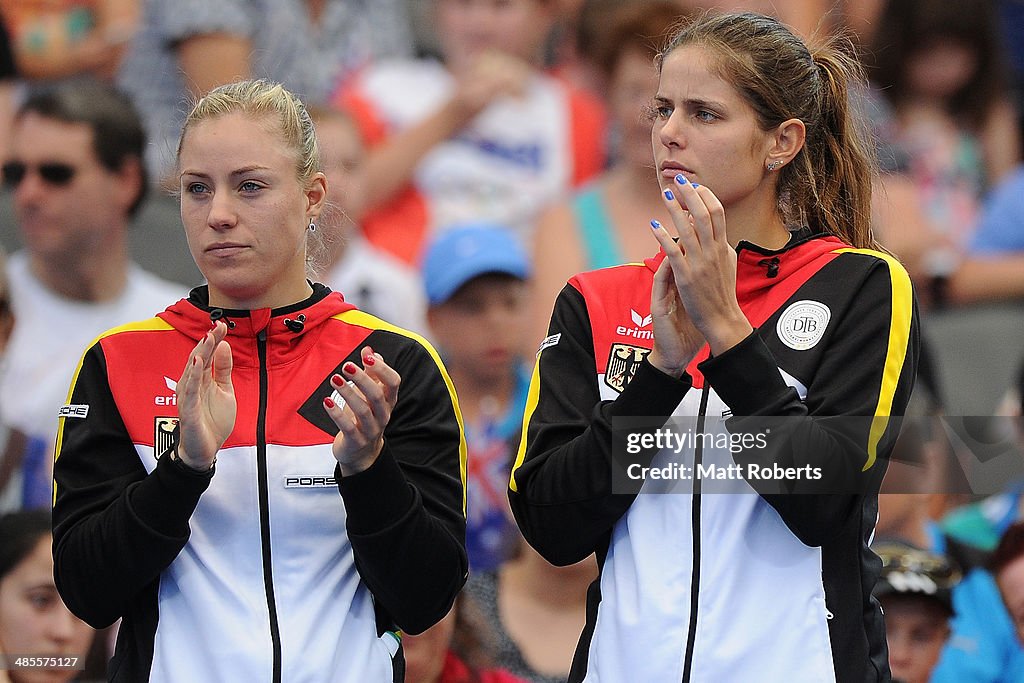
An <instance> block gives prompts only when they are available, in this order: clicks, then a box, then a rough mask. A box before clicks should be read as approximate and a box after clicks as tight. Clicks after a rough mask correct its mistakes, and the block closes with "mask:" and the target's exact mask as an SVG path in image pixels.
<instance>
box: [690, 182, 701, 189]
mask: <svg viewBox="0 0 1024 683" xmlns="http://www.w3.org/2000/svg"><path fill="white" fill-rule="evenodd" d="M690 184H691V185H693V187H694V189H696V188H698V187H700V185H698V184H697V183H690Z"/></svg>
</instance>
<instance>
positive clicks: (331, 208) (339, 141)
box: [310, 107, 427, 334]
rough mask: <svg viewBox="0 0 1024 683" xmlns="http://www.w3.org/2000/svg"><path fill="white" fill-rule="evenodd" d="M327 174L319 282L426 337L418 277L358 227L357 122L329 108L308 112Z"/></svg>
mask: <svg viewBox="0 0 1024 683" xmlns="http://www.w3.org/2000/svg"><path fill="white" fill-rule="evenodd" d="M310 116H312V117H313V123H314V125H316V132H317V139H318V140H319V142H320V162H321V165H322V167H323V171H324V175H326V176H327V186H328V193H329V194H328V206H327V207H326V208H325V210H324V212H323V214H321V216H320V229H321V230H323V231H324V240H325V242H326V246H327V249H326V261H327V262H326V264H325V265H324V267H323V268H322V269H321V270H322V272H323V274H324V275H323V283H324V284H326V285H327V286H328V287H330V288H331V289H333V290H335V291H338V292H341V293H342V295H343V296H344V297H345V301H348V302H349V303H351V304H354V305H355V306H356V307H358V308H359V309H360V310H362V311H366V312H367V313H372V314H373V315H376V316H378V317H380V318H383V319H384V320H387V321H388V322H389V323H393V324H395V325H398V326H399V327H404V328H406V329H408V330H412V331H413V332H418V333H420V334H424V333H426V330H427V322H426V317H425V316H426V309H427V304H426V300H425V299H424V297H423V285H422V283H421V282H420V278H419V273H418V272H417V271H415V270H414V269H412V268H411V267H409V266H408V265H406V264H405V263H402V262H401V261H399V260H398V259H396V258H395V257H394V256H392V255H391V254H389V253H387V252H385V251H382V250H380V249H378V248H377V247H375V246H373V245H372V244H370V243H369V242H368V241H367V240H366V238H365V237H363V233H362V230H361V229H360V228H359V217H360V216H361V215H362V206H361V204H362V200H363V194H364V192H365V187H366V181H365V175H366V169H365V157H366V154H365V151H364V149H363V143H362V140H361V139H360V137H359V131H358V129H356V126H355V122H354V121H352V118H351V117H350V116H349V115H348V114H347V113H345V112H343V111H339V110H337V109H331V108H328V107H313V108H312V109H311V110H310Z"/></svg>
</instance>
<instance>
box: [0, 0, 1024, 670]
mask: <svg viewBox="0 0 1024 683" xmlns="http://www.w3.org/2000/svg"><path fill="white" fill-rule="evenodd" d="M705 9H717V10H752V11H758V12H764V13H769V14H772V13H774V14H777V16H779V18H780V19H782V20H783V21H785V22H786V23H788V24H789V25H790V26H792V27H793V28H794V29H795V30H796V31H797V32H798V33H800V34H801V35H802V36H804V37H805V38H806V39H808V40H810V41H815V40H825V39H827V38H828V37H830V36H835V35H846V36H849V38H850V39H851V41H852V43H853V45H854V46H855V48H856V50H857V55H858V56H859V58H860V60H861V62H862V63H863V66H864V69H865V74H866V81H865V84H864V87H863V89H862V90H860V91H858V92H856V93H853V97H855V98H856V100H857V106H858V107H860V108H861V109H862V111H863V114H864V117H863V118H864V121H865V124H866V125H868V126H870V129H871V133H872V137H873V139H874V140H875V141H876V149H877V157H878V170H879V174H878V178H877V181H876V185H875V191H874V199H873V206H872V220H873V229H874V231H875V234H876V236H877V237H878V239H879V240H880V242H881V243H882V244H883V245H884V246H885V247H886V248H887V249H888V250H889V251H891V252H892V253H893V254H895V255H896V256H897V257H898V258H899V259H900V260H901V261H902V262H903V263H904V265H905V266H906V268H907V270H908V271H909V273H910V275H911V278H912V279H913V281H914V284H915V287H916V292H917V296H918V297H919V300H920V302H921V304H922V310H923V312H924V318H923V322H922V327H923V330H924V342H925V349H924V352H925V353H924V356H923V357H924V358H925V362H922V370H921V373H920V376H919V378H918V383H917V390H916V391H915V399H914V403H913V408H914V414H913V415H910V416H908V418H907V419H906V421H905V425H904V430H903V434H902V436H901V439H900V442H899V446H898V447H897V452H896V454H894V456H893V459H892V462H891V463H890V465H889V473H888V475H887V478H886V483H885V484H884V485H883V494H882V496H881V501H880V513H879V520H878V526H877V530H876V546H877V552H878V554H879V556H880V557H881V559H882V563H883V564H882V566H883V569H882V572H883V573H882V576H883V578H882V581H881V582H880V583H879V585H878V587H877V588H876V595H877V598H878V599H879V600H880V601H881V603H882V605H883V608H884V610H885V614H886V621H887V629H888V637H889V647H890V660H891V665H892V669H893V673H894V676H895V677H896V678H897V679H898V680H901V681H904V682H905V683H919V682H926V681H930V680H931V681H968V682H974V681H978V682H983V681H984V682H987V681H992V682H996V681H1020V680H1024V645H1022V642H1024V461H1022V458H1021V448H1022V447H1024V428H1022V424H1021V420H1022V419H1024V418H1021V414H1022V403H1024V386H1022V385H1024V164H1022V161H1024V160H1022V140H1024V1H1022V0H961V1H960V2H957V3H952V2H949V1H948V0H861V1H856V2H855V1H853V0H775V1H774V2H768V1H765V2H760V1H759V0H750V1H749V2H744V1H743V0H704V1H701V0H218V1H217V2H209V1H208V0H173V1H172V0H47V1H41V0H3V2H2V3H0V149H3V154H4V156H3V157H2V159H0V160H2V162H3V167H2V175H3V191H2V193H0V244H2V245H3V247H4V249H5V250H6V251H7V252H8V254H7V256H6V258H5V259H4V261H3V265H2V275H3V280H2V286H0V347H2V351H0V513H2V514H3V516H2V517H0V658H2V657H3V656H4V655H5V653H7V654H33V653H37V654H44V653H45V654H51V655H58V654H66V655H71V654H75V655H81V656H82V658H83V660H82V661H83V662H84V661H85V656H86V655H87V654H88V653H90V652H92V656H91V657H90V658H89V667H88V668H87V669H86V671H85V672H79V671H65V672H53V677H52V678H51V679H47V680H55V681H56V680H71V679H73V678H75V677H78V678H77V680H93V679H101V678H102V677H103V675H104V674H103V659H104V656H105V654H109V653H105V648H106V647H107V644H108V643H109V642H111V640H110V635H109V634H107V633H104V634H93V633H92V631H91V629H89V628H88V627H87V626H86V625H85V624H83V623H82V622H79V621H78V620H77V619H75V617H73V616H72V615H71V614H70V613H69V612H67V610H66V608H64V607H63V605H62V604H61V603H60V599H59V596H57V594H56V590H55V589H54V588H53V581H52V568H51V566H50V565H52V560H51V559H50V556H49V552H48V551H47V552H43V551H42V550H40V548H42V547H43V541H45V542H46V543H45V544H46V545H48V543H49V528H48V522H47V521H46V514H45V512H38V511H39V510H43V511H45V510H48V508H49V505H50V503H51V496H52V493H51V471H52V458H53V442H54V439H55V437H56V434H57V419H56V418H57V415H58V411H61V410H70V409H74V408H75V406H65V405H64V404H65V398H66V395H67V390H68V386H69V384H70V382H71V380H72V377H73V376H74V374H75V372H76V366H77V364H78V362H79V359H80V356H81V353H82V351H83V350H84V349H85V348H86V347H87V346H88V344H89V342H90V341H91V340H92V339H93V338H95V337H96V336H97V335H99V334H101V333H102V332H103V331H105V330H107V329H109V328H111V327H114V326H118V325H122V324H126V323H130V322H132V321H135V320H139V319H144V318H148V317H151V316H152V315H153V314H154V313H156V312H157V311H160V310H162V309H163V308H164V307H165V306H167V305H169V304H171V303H173V302H174V301H175V300H177V299H178V298H180V297H181V296H184V295H186V294H187V292H188V290H189V288H190V287H193V286H196V285H198V284H201V280H200V276H199V273H198V271H197V270H196V269H195V265H194V263H193V261H192V259H191V257H190V255H189V251H188V246H187V244H186V240H185V237H184V234H183V232H182V229H181V224H180V217H179V215H178V208H177V199H176V195H175V193H176V192H177V190H178V180H177V178H176V177H175V172H174V165H175V158H176V150H175V148H174V144H175V143H174V141H175V140H176V139H177V137H178V134H179V133H180V129H181V125H182V121H183V118H184V115H185V112H186V111H187V110H188V107H189V103H190V102H191V101H192V100H193V99H194V98H196V97H197V96H200V95H201V94H203V93H204V92H206V91H208V90H209V89H210V88H212V87H214V86H216V85H218V84H221V83H225V82H230V81H233V80H236V79H239V78H249V77H262V78H267V79H270V80H273V81H277V82H281V83H282V84H284V85H285V86H286V87H287V88H289V89H290V90H292V91H293V92H295V93H296V94H298V95H299V96H301V97H302V98H303V100H304V102H305V103H306V104H307V105H308V106H309V108H310V111H311V113H312V114H313V119H314V122H315V124H316V128H317V132H318V135H319V138H320V144H321V155H322V163H323V171H324V173H325V174H326V175H327V179H328V185H329V201H330V210H329V211H328V212H327V213H326V214H325V216H323V218H322V221H321V224H320V225H319V226H318V229H320V230H321V231H322V233H323V238H324V239H323V249H322V251H321V253H319V254H316V257H317V259H318V260H317V268H318V272H319V273H320V277H321V281H322V282H324V283H325V284H327V285H328V286H330V287H331V288H332V289H335V290H338V291H340V292H342V294H343V295H344V296H345V299H346V300H348V301H351V302H353V303H355V304H356V305H357V306H358V307H359V308H361V309H363V310H366V311H369V312H370V313H373V314H375V315H378V316H380V317H381V318H383V319H385V320H387V321H389V322H391V323H393V324H396V325H399V326H401V327H404V328H406V329H409V330H412V331H414V332H417V333H419V334H422V335H423V336H425V337H427V338H429V339H430V340H431V341H432V342H433V343H434V344H435V345H436V346H437V347H438V349H439V351H440V353H441V355H442V358H443V360H444V363H445V365H446V367H447V368H448V370H449V372H450V374H451V378H452V381H453V382H454V384H455V387H456V389H457V391H458V395H459V401H460V406H461V409H462V414H463V418H464V421H465V431H466V437H467V442H468V447H469V456H468V483H467V487H468V501H467V520H468V535H467V548H468V551H469V556H470V563H471V569H472V573H471V577H470V580H469V583H468V585H467V587H466V589H465V591H464V592H463V594H462V596H461V597H460V598H459V600H458V602H457V604H456V606H455V608H454V609H453V611H452V613H451V614H450V615H449V617H448V618H446V619H445V620H444V621H442V622H441V623H440V624H438V625H437V626H435V627H434V628H432V629H430V630H429V631H428V632H426V633H424V634H423V635H420V636H416V637H408V638H407V639H406V641H405V643H406V645H405V647H406V659H407V661H408V667H409V668H408V673H407V677H406V680H407V681H410V682H415V683H450V682H454V681H469V680H480V681H505V682H506V683H514V682H515V681H538V682H554V681H562V680H564V679H565V675H566V673H567V672H568V669H569V664H570V661H571V659H572V652H573V649H574V647H575V645H576V639H577V635H578V634H579V632H580V630H581V629H582V627H583V624H584V622H585V613H586V600H587V597H586V593H587V587H588V585H589V584H590V583H591V582H592V581H593V580H594V578H595V577H596V576H597V567H596V562H595V561H594V558H593V557H591V558H589V559H588V560H586V561H584V562H582V563H580V564H579V565H574V566H571V567H563V568H555V567H552V566H550V565H549V564H548V563H547V562H546V561H544V560H543V559H541V558H540V556H539V555H537V554H536V553H535V552H533V551H532V549H531V548H530V547H529V546H528V545H527V544H526V543H525V542H524V541H523V540H522V538H521V536H520V535H519V532H518V530H517V528H516V525H515V523H514V521H513V520H512V518H511V513H510V511H509V508H508V501H507V497H506V488H507V486H508V477H509V471H510V468H511V463H512V460H513V459H514V456H515V452H516V449H517V447H518V441H519V435H520V431H521V419H522V415H523V409H524V406H525V404H526V401H527V388H528V385H529V377H530V372H531V370H532V360H533V357H534V354H535V353H536V350H537V348H538V345H539V344H541V342H542V341H543V339H544V337H545V336H546V334H547V325H548V316H549V315H550V311H551V306H552V303H553V301H554V299H555V297H556V295H557V294H558V292H559V291H560V290H561V288H562V286H563V285H564V284H565V282H566V280H567V279H568V278H569V277H571V276H572V275H573V274H574V273H576V272H580V271H584V270H591V269H595V268H601V267H605V266H609V265H613V264H617V263H624V262H630V261H639V260H642V259H643V258H645V257H648V256H651V255H653V254H654V253H655V252H656V251H657V244H656V243H655V242H654V241H653V240H652V238H651V236H650V233H649V228H647V226H648V224H649V222H650V221H651V220H652V219H657V220H660V221H661V222H663V223H666V224H667V223H668V222H669V220H668V216H667V210H666V208H665V204H664V202H663V201H662V200H661V197H660V190H659V186H658V184H657V181H656V178H655V175H654V174H655V170H654V167H653V159H652V151H651V141H650V129H651V118H650V116H649V113H648V109H649V107H650V103H651V101H652V97H653V96H654V94H655V89H656V88H657V83H658V80H657V73H656V71H655V67H654V58H655V56H656V54H657V52H658V46H659V41H660V39H662V38H663V37H664V36H665V35H667V34H668V33H669V31H670V29H671V27H672V26H673V25H674V24H676V23H677V22H679V21H684V20H685V19H686V17H687V16H689V15H691V14H692V13H694V12H698V11H702V10H705ZM794 227H797V226H794ZM624 322H628V321H624ZM634 322H637V324H638V325H639V324H640V322H643V321H639V322H638V321H634ZM173 382H174V378H167V387H156V388H155V389H161V390H162V389H166V391H163V392H162V393H161V392H158V394H157V396H156V399H155V400H157V401H160V400H166V401H171V400H173V392H174V388H173ZM169 405H173V404H169ZM62 406H63V408H62ZM65 416H67V415H66V414H65ZM29 511H35V512H29ZM40 520H42V521H40ZM90 643H92V644H90ZM0 664H3V661H0ZM21 675H22V672H19V671H16V670H11V671H5V670H4V667H3V666H0V682H3V681H6V680H10V681H12V682H14V683H17V682H18V681H21V680H30V679H28V678H21V677H19V676H21ZM31 680H36V679H31Z"/></svg>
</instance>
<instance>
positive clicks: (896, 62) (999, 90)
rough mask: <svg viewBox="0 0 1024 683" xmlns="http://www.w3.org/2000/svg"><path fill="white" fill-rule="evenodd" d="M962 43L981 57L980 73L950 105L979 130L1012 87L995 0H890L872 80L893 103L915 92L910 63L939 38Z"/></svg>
mask: <svg viewBox="0 0 1024 683" xmlns="http://www.w3.org/2000/svg"><path fill="white" fill-rule="evenodd" d="M942 39H947V40H952V41H956V42H958V43H961V44H962V45H964V46H965V47H966V48H968V49H969V50H971V51H972V52H973V55H974V57H975V58H976V60H977V61H976V63H975V65H974V71H973V72H972V73H971V75H970V77H969V78H967V79H966V81H965V83H964V84H963V85H962V86H961V87H960V89H959V90H957V91H956V92H955V93H953V94H952V96H951V97H950V99H949V102H948V103H947V107H946V109H947V111H948V112H949V114H950V115H951V116H954V117H956V118H957V120H958V121H960V122H961V124H962V125H964V126H966V127H968V128H970V129H974V130H977V129H978V128H981V127H982V126H983V125H984V123H985V121H986V120H987V118H988V115H989V113H990V112H991V110H992V107H993V106H994V105H995V104H996V102H997V101H998V100H999V98H1000V97H1003V96H1004V93H1005V92H1006V91H1007V87H1008V82H1009V76H1008V67H1007V58H1006V55H1005V53H1004V51H1003V46H1002V44H1001V43H1000V34H999V18H998V14H997V12H996V8H995V3H994V2H992V0H960V1H959V2H949V0H890V1H889V2H888V3H886V6H885V9H884V11H883V13H882V15H881V16H880V17H879V20H878V28H877V30H876V31H875V35H874V39H873V40H872V43H871V52H870V53H869V54H868V55H867V57H868V58H869V59H870V62H871V64H870V69H871V72H870V73H871V79H872V81H873V82H874V83H875V85H877V86H878V90H879V92H880V93H882V95H884V96H885V98H886V99H888V100H889V102H890V103H892V105H893V106H895V107H899V106H900V105H901V104H903V103H904V101H905V100H906V98H907V97H909V96H910V95H911V94H912V93H910V91H909V87H908V86H909V84H908V83H907V63H908V62H909V61H910V59H911V58H913V57H914V56H916V55H918V54H920V53H921V52H923V51H925V50H928V49H930V48H931V47H932V45H934V44H935V42H936V41H938V40H942Z"/></svg>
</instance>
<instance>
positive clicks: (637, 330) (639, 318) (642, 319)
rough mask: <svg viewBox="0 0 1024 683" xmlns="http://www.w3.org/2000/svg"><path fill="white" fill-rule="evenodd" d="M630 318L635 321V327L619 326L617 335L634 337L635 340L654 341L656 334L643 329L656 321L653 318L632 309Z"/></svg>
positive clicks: (616, 330)
mask: <svg viewBox="0 0 1024 683" xmlns="http://www.w3.org/2000/svg"><path fill="white" fill-rule="evenodd" d="M629 317H630V319H631V320H632V321H633V327H626V326H625V325H619V326H618V327H616V328H615V334H618V335H621V336H623V337H633V338H635V339H654V332H652V331H651V330H645V329H642V328H644V327H647V326H648V325H650V324H651V323H652V322H654V319H653V318H652V317H651V316H649V315H640V314H639V313H637V312H636V311H634V310H633V309H632V308H631V309H629Z"/></svg>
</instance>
